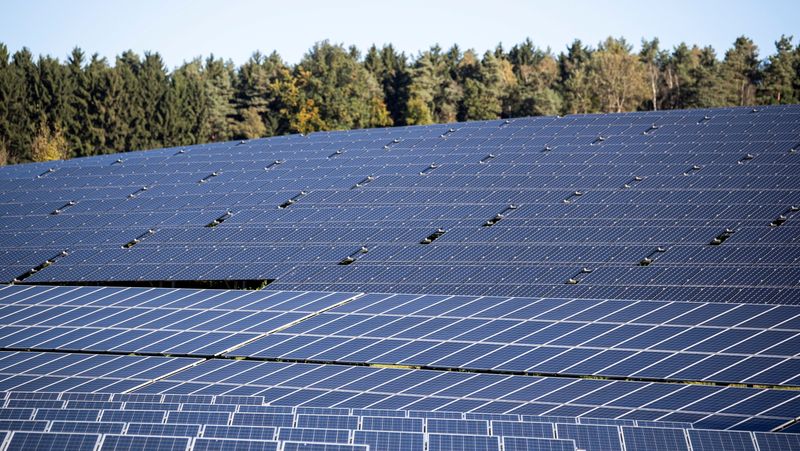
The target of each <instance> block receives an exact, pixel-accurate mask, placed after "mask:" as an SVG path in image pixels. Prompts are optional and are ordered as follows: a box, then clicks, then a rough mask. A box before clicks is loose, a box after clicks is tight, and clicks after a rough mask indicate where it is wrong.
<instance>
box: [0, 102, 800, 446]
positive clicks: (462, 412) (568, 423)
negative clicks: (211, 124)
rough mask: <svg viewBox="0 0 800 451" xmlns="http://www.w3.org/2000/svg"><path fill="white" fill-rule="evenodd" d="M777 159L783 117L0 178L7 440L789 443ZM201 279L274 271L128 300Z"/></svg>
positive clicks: (790, 257) (791, 137)
mask: <svg viewBox="0 0 800 451" xmlns="http://www.w3.org/2000/svg"><path fill="white" fill-rule="evenodd" d="M798 153H800V106H791V105H790V106H776V107H764V108H759V109H752V108H733V109H714V110H693V111H668V112H657V113H628V114H617V115H584V116H568V117H563V118H562V117H549V118H526V119H513V120H507V121H487V122H474V123H465V124H454V125H434V126H425V127H405V128H392V129H379V130H355V131H342V132H326V133H315V134H311V135H308V136H301V135H297V136H286V137H276V138H269V139H260V140H250V141H243V142H235V143H217V144H209V145H200V146H190V147H184V148H172V149H159V150H153V151H146V152H132V153H128V154H124V155H107V156H100V157H92V158H84V159H75V160H70V161H63V162H50V163H42V164H32V165H20V166H13V167H5V168H2V169H0V188H1V189H0V217H1V218H2V220H0V282H6V283H11V284H10V285H2V286H0V393H3V395H2V397H0V400H2V401H3V404H2V406H0V436H1V437H0V451H4V450H5V449H59V450H60V449H92V450H94V449H115V450H116V449H134V448H154V449H155V448H157V449H167V450H173V449H194V450H205V449H226V450H228V449H248V450H257V449H276V450H280V451H286V450H293V449H304V450H305V449H311V450H316V449H324V450H337V449H341V450H356V449H358V450H361V449H371V450H394V449H403V450H405V449H421V450H425V451H433V450H461V449H468V450H493V449H497V450H503V451H507V450H539V449H545V450H562V449H563V450H575V449H584V450H591V449H603V450H606V449H620V450H638V449H664V450H676V449H687V450H689V449H691V450H693V451H696V450H706V449H708V450H717V449H745V450H750V449H753V450H756V449H757V450H759V451H764V450H772V449H800V440H798V435H795V434H792V433H793V432H800V426H799V425H798V424H799V422H800V390H798V388H800V305H797V304H800V301H798V299H800V288H798V282H800V266H798V264H797V259H798V258H800V250H799V249H800V247H798V244H797V243H798V242H800V226H798V223H796V220H797V218H799V217H800V216H797V214H798V213H797V212H798V211H800V172H799V171H798V169H800V162H798V160H797V158H800V156H799V155H798ZM208 281H211V282H210V283H213V285H214V286H219V285H221V284H222V283H223V282H224V281H230V282H231V284H232V285H237V286H239V285H241V284H246V285H247V286H252V287H256V286H259V285H260V284H262V283H268V284H267V285H266V288H265V289H262V290H218V289H185V288H147V287H146V285H148V284H152V285H159V286H169V285H170V284H175V285H176V286H182V285H186V284H195V285H197V286H202V284H203V283H207V282H208ZM69 285H71V286H69ZM75 285H89V286H75ZM102 285H121V286H117V287H110V286H102ZM136 285H139V287H136Z"/></svg>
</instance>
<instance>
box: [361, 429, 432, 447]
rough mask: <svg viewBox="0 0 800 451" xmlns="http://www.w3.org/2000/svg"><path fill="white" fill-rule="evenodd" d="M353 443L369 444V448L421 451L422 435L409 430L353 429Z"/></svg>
mask: <svg viewBox="0 0 800 451" xmlns="http://www.w3.org/2000/svg"><path fill="white" fill-rule="evenodd" d="M353 443H355V444H362V445H367V446H369V449H370V450H385V451H423V450H424V449H425V445H424V444H425V442H424V435H422V434H416V433H410V432H389V431H354V436H353Z"/></svg>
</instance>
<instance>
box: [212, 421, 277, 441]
mask: <svg viewBox="0 0 800 451" xmlns="http://www.w3.org/2000/svg"><path fill="white" fill-rule="evenodd" d="M203 436H204V437H215V438H232V439H233V438H235V439H244V440H272V439H273V438H274V437H275V428H273V427H258V426H217V425H213V424H209V425H207V426H205V428H204V429H203Z"/></svg>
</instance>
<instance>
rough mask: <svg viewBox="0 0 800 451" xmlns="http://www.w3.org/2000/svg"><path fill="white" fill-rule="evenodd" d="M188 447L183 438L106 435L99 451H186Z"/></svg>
mask: <svg viewBox="0 0 800 451" xmlns="http://www.w3.org/2000/svg"><path fill="white" fill-rule="evenodd" d="M188 446H189V439H188V438H185V437H155V436H136V435H106V436H103V444H102V446H101V447H100V450H101V451H115V450H121V449H131V450H132V449H147V450H154V451H181V450H186V449H187V448H188Z"/></svg>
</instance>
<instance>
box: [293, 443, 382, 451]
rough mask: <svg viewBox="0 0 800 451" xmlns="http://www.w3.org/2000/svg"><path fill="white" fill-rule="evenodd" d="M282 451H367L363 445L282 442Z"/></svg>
mask: <svg viewBox="0 0 800 451" xmlns="http://www.w3.org/2000/svg"><path fill="white" fill-rule="evenodd" d="M283 450H284V451H369V448H367V447H366V446H363V445H343V444H339V443H303V442H283Z"/></svg>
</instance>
